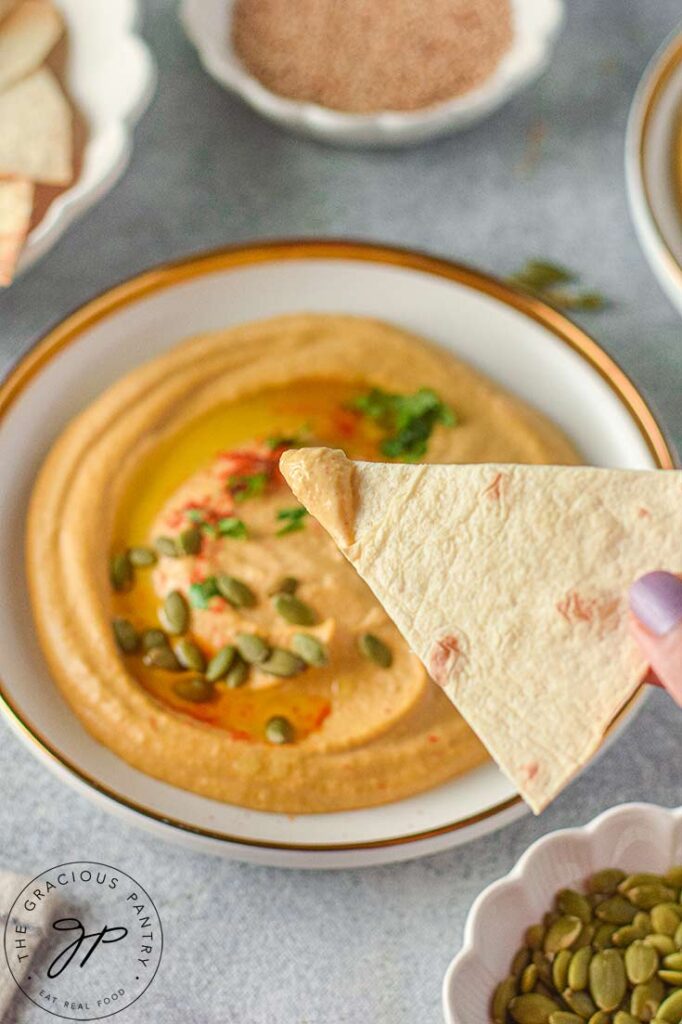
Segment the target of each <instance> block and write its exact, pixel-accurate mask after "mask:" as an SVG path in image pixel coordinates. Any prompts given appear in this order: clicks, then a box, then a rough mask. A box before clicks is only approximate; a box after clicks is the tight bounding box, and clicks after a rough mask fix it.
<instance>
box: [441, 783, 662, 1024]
mask: <svg viewBox="0 0 682 1024" xmlns="http://www.w3.org/2000/svg"><path fill="white" fill-rule="evenodd" d="M680 860H682V808H679V807H678V808H677V809H676V810H668V809H667V808H665V807H656V806H654V805H653V804H634V803H633V804H621V805H620V806H619V807H613V808H611V810H609V811H605V812H604V814H600V815H599V817H598V818H595V819H594V821H591V822H590V823H589V824H588V825H585V826H583V827H582V828H571V829H562V830H561V831H558V832H550V833H549V835H546V836H543V837H542V839H538V841H537V842H536V843H533V845H532V846H531V847H530V849H528V850H527V851H526V853H524V855H523V857H521V859H520V860H519V862H518V863H517V864H516V865H515V867H514V868H513V869H512V870H511V871H510V872H509V874H508V875H505V876H504V878H500V879H499V881H497V882H493V884H492V885H489V886H488V888H487V889H484V890H483V892H482V893H481V894H480V896H478V897H477V899H476V901H475V902H474V904H473V906H472V908H471V910H470V911H469V916H468V917H467V921H466V925H465V927H464V941H463V944H462V949H461V950H460V952H459V953H458V954H457V956H456V957H455V958H454V960H453V961H452V963H451V964H450V967H449V968H448V971H447V973H446V975H445V980H444V982H443V1013H444V1015H445V1020H446V1021H447V1024H489V1022H490V1020H491V1016H492V1015H491V1012H490V1001H491V999H492V995H493V992H494V990H495V987H496V985H497V984H498V983H499V982H500V981H502V980H503V979H504V978H505V977H506V976H507V975H508V974H509V965H510V962H511V959H512V957H513V955H514V953H515V952H516V951H517V949H518V948H519V947H520V946H521V945H522V944H523V934H524V932H525V930H526V928H527V927H528V926H529V925H531V924H535V923H536V922H537V921H540V920H541V919H542V916H543V914H544V913H545V911H547V910H550V909H551V907H552V903H553V900H554V897H555V896H556V894H557V892H558V891H559V890H560V889H564V888H572V889H577V890H579V891H582V886H583V883H584V881H585V879H586V878H587V877H588V876H589V875H591V874H593V873H594V872H596V871H599V870H601V869H602V868H611V867H617V868H621V869H622V870H624V871H626V872H627V873H628V874H634V873H635V872H640V871H652V872H656V873H662V872H664V871H666V870H667V869H668V868H669V867H671V866H672V865H673V864H678V863H679V862H680Z"/></svg>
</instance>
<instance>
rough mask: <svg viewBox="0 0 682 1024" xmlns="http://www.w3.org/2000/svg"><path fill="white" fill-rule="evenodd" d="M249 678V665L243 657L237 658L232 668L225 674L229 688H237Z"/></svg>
mask: <svg viewBox="0 0 682 1024" xmlns="http://www.w3.org/2000/svg"><path fill="white" fill-rule="evenodd" d="M248 678H249V666H248V665H247V664H246V662H245V661H242V659H241V658H239V657H238V658H237V659H236V660H235V662H234V664H233V665H232V667H231V669H230V670H229V672H228V673H227V675H226V676H225V685H226V686H227V688H228V690H236V689H238V688H239V687H240V686H243V685H244V683H245V682H246V681H247V679H248Z"/></svg>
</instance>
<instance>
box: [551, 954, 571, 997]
mask: <svg viewBox="0 0 682 1024" xmlns="http://www.w3.org/2000/svg"><path fill="white" fill-rule="evenodd" d="M572 957H573V954H572V953H571V951H570V949H560V950H559V952H558V953H557V955H556V956H555V957H554V960H553V961H552V983H553V984H554V988H555V989H556V990H557V992H562V991H563V990H564V989H565V988H566V985H567V984H568V967H569V964H570V962H571V959H572Z"/></svg>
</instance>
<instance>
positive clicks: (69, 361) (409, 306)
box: [0, 241, 673, 868]
mask: <svg viewBox="0 0 682 1024" xmlns="http://www.w3.org/2000/svg"><path fill="white" fill-rule="evenodd" d="M301 311H308V312H321V313H324V312H334V313H344V314H356V315H360V316H369V317H378V318H383V319H386V320H389V321H391V322H393V323H395V324H396V325H397V326H399V327H402V328H405V329H407V330H409V331H413V332H415V333H416V334H420V335H423V336H424V337H425V338H428V339H431V340H433V341H434V342H435V343H437V344H440V345H442V346H443V347H445V348H446V349H450V350H451V351H453V352H455V353H456V354H457V355H459V356H461V357H463V358H464V359H465V360H467V361H469V362H470V363H472V364H473V365H474V366H475V367H477V368H479V369H480V370H482V371H483V372H484V373H486V374H488V375H489V376H490V377H491V378H493V379H494V380H496V381H498V382H499V383H500V384H502V385H503V386H505V387H507V388H508V389H509V390H510V391H512V392H515V393H516V394H517V395H519V396H520V397H521V398H523V399H525V400H526V401H528V402H530V403H531V404H532V405H534V406H536V407H537V408H538V409H539V410H540V411H542V412H544V413H546V414H547V415H548V416H550V417H551V418H552V419H553V420H554V421H555V422H556V423H557V424H558V425H559V426H560V427H561V428H563V430H564V431H565V432H566V433H567V434H568V435H569V437H571V438H572V440H573V441H574V442H575V444H576V445H577V447H578V448H579V449H580V450H581V451H582V452H583V454H584V456H585V460H586V461H587V462H591V463H593V464H596V465H604V466H622V467H629V468H639V467H641V468H647V467H652V466H659V467H670V466H671V465H672V464H673V457H672V454H671V452H670V450H669V448H668V446H667V444H666V441H665V439H664V437H663V435H662V433H661V431H660V429H659V427H658V425H657V423H656V421H655V419H654V417H653V415H652V413H651V412H650V410H649V409H648V407H647V405H646V404H645V402H644V400H643V399H642V397H641V396H640V395H639V393H638V392H637V390H636V389H635V387H634V385H633V384H632V383H631V382H630V381H629V380H628V379H627V377H626V376H625V375H624V374H623V373H622V371H621V370H620V369H619V368H618V367H617V366H616V365H615V364H614V363H613V362H612V360H611V359H610V358H609V357H608V356H607V355H606V353H604V352H603V351H602V350H601V349H600V348H599V346H598V345H597V344H596V342H594V341H593V340H592V339H591V338H590V337H588V336H587V335H586V334H585V333H584V332H583V331H582V330H581V329H580V328H578V327H577V326H575V325H574V324H572V323H571V322H570V321H569V320H567V319H566V318H565V317H564V316H562V315H561V314H560V313H558V312H556V311H555V310H553V309H551V308H549V307H548V306H546V305H544V304H543V303H542V302H540V301H539V300H537V299H534V298H531V297H528V296H526V295H522V294H521V293H519V292H516V291H514V290H512V289H511V288H509V287H507V286H506V285H503V284H502V283H500V282H498V281H495V280H494V279H492V278H490V277H487V276H486V275H484V274H481V273H478V272H476V271H474V270H471V269H468V268H466V267H462V266H458V265H456V264H453V263H449V262H446V261H444V260H437V259H433V258H430V257H427V256H424V255H421V254H418V253H414V252H409V251H404V250H398V249H389V248H384V247H380V246H375V245H367V244H362V243H354V242H333V241H330V242H326V241H320V242H315V241H300V242H299V241H288V242H264V243H258V244H255V245H252V246H244V247H237V248H230V249H225V250H222V251H218V252H213V253H208V254H206V255H203V256H194V257H191V258H189V259H187V260H184V261H181V262H179V263H176V264H173V265H170V266H165V267H159V268H156V269H153V270H150V271H147V272H146V273H143V274H141V275H140V276H138V277H136V278H133V279H132V280H130V281H127V282H125V283H123V284H121V285H119V286H117V287H115V288H113V289H112V290H111V291H109V292H106V293H105V294H103V295H101V296H99V297H98V298H96V299H94V300H93V301H91V302H90V303H88V304H86V305H85V306H83V307H82V308H81V309H79V310H77V311H76V312H75V313H73V314H72V315H71V316H69V317H67V318H66V319H65V320H64V321H63V322H62V323H61V324H59V325H58V326H57V327H56V328H54V329H53V330H52V331H51V332H50V333H49V334H48V335H47V336H46V337H45V338H43V339H42V340H41V341H40V342H39V343H38V344H37V345H36V346H35V348H33V349H32V350H31V351H30V352H29V353H28V354H27V355H26V356H25V357H24V358H23V359H22V360H21V361H20V362H19V363H18V364H17V366H16V367H15V368H14V369H13V370H12V371H11V372H10V373H9V375H8V377H7V379H6V380H5V383H4V385H3V386H2V388H0V494H2V512H3V522H4V526H5V528H4V530H3V531H2V534H1V535H0V679H1V680H2V683H1V684H0V696H1V706H2V709H3V710H4V712H5V715H6V718H7V720H8V721H9V723H10V724H11V725H12V727H13V728H14V729H15V730H16V732H17V733H18V734H19V736H21V738H22V739H23V740H25V741H26V743H27V744H28V746H29V749H30V750H31V751H32V752H33V753H34V754H35V755H36V756H37V757H38V758H40V759H41V760H42V761H43V762H44V763H45V764H46V765H47V766H48V767H49V768H51V769H52V770H53V771H55V772H56V773H57V774H58V775H59V776H60V777H61V778H63V779H65V780H66V781H68V782H69V783H71V784H72V785H74V786H75V787H76V788H77V789H78V790H79V791H81V792H83V793H85V794H87V795H89V796H90V797H92V798H93V799H95V800H96V801H97V802H98V803H99V804H100V805H102V806H104V807H105V808H106V809H108V810H110V811H113V812H116V813H119V814H121V815H123V816H124V817H125V818H126V819H127V820H129V821H131V822H134V823H137V824H138V825H142V826H144V827H146V828H148V829H150V830H152V831H154V832H155V833H156V834H158V835H160V836H162V837H165V838H169V839H176V840H182V841H184V842H186V843H187V844H189V845H191V846H193V847H194V848H197V849H202V850H207V851H211V852H214V853H222V854H224V855H227V856H232V857H237V858H240V859H243V860H249V861H253V862H257V863H263V864H273V865H280V866H289V867H314V868H327V867H350V866H360V865H365V864H376V863H382V862H388V861H395V860H402V859H407V858H409V857H416V856H420V855H422V854H427V853H433V852H435V851H437V850H442V849H445V848H447V847H450V846H454V845H456V844H457V843H461V842H465V841H467V840H469V839H472V838H475V837H477V836H480V835H483V834H484V833H486V832H489V831H491V830H493V829H495V828H499V827H500V826H501V825H503V824H505V823H506V822H509V821H511V820H512V819H513V818H515V817H517V816H518V815H520V814H521V813H522V812H523V809H524V808H523V805H522V803H521V801H520V798H519V797H518V795H517V794H516V793H515V792H514V790H513V788H512V786H511V785H510V783H509V782H508V781H507V780H506V779H505V778H504V777H503V776H502V775H501V773H500V772H499V771H498V770H497V769H496V768H495V767H494V765H492V764H486V765H484V766H482V767H480V768H478V769H476V770H474V771H472V772H470V773H469V774H467V775H464V776H461V777H460V778H458V779H454V780H452V781H451V782H448V783H447V784H445V785H442V786H438V787H436V788H434V789H432V790H430V791H428V792H425V793H422V794H420V795H418V796H415V797H411V798H410V799H407V800H401V801H398V802H395V803H391V804H386V805H384V806H381V807H375V808H371V809H367V810H356V811H347V812H342V813H333V814H332V813H329V814H314V815H301V816H298V817H295V818H292V817H290V816H287V815H284V814H271V813H264V812H259V811H253V810H248V809H245V808H241V807H235V806H232V805H229V804H223V803H219V802H217V801H213V800H209V799H206V798H203V797H200V796H197V795H195V794H192V793H188V792H185V791H183V790H180V789H177V788H174V787H172V786H170V785H167V784H165V783H163V782H160V781H158V780H156V779H153V778H151V777H148V776H147V775H145V774H143V773H141V772H139V771H137V770H135V769H134V768H132V767H130V766H129V765H127V764H124V763H123V762H122V761H120V760H119V759H118V758H117V757H116V756H115V755H114V754H113V753H111V752H110V751H108V750H106V749H105V748H104V747H102V746H100V745H99V744H98V743H97V742H96V741H95V740H94V739H93V738H92V737H90V736H89V735H88V733H86V731H85V730H84V728H83V727H82V726H81V724H80V722H79V721H78V719H77V718H76V716H75V715H74V714H73V713H72V712H71V711H70V709H69V708H68V706H67V705H66V703H65V701H64V700H63V699H62V697H61V696H60V693H59V691H58V689H57V687H56V686H55V685H54V684H53V682H52V681H51V679H50V676H49V673H48V669H47V667H46V665H45V663H44V660H43V658H42V655H41V653H40V650H39V647H38V644H37V640H36V636H35V632H34V628H33V622H32V618H31V610H30V606H29V600H28V594H27V586H26V579H25V569H24V560H23V544H22V543H21V542H20V541H21V539H22V538H23V535H24V531H25V522H26V509H27V503H28V499H29V495H30V492H31V487H32V484H33V480H34V478H35V475H36V472H37V470H38V468H39V466H40V464H41V463H42V461H43V459H44V457H45V455H46V453H47V451H48V449H49V447H50V446H51V444H52V442H53V441H54V439H55V437H56V436H57V435H58V434H59V432H60V431H61V430H62V428H63V427H64V425H65V424H66V423H67V422H68V421H69V420H70V419H71V418H72V417H73V416H74V415H75V414H76V413H77V412H79V411H80V410H81V409H82V408H83V407H84V406H86V405H87V404H88V403H89V402H91V401H92V400H93V399H94V398H95V397H96V396H97V395H98V394H99V393H100V392H101V391H102V390H104V389H105V388H106V387H108V386H109V385H110V384H111V383H113V382H114V381H115V380H117V379H118V378H119V377H121V376H122V375H123V374H125V373H126V372H127V371H128V370H130V369H132V368H133V367H135V366H137V365H139V364H140V363H142V362H145V361H147V360H149V359H152V358H153V357H154V356H156V355H158V354H159V353H162V352H164V351H165V350H166V349H167V348H169V347H170V346H171V345H173V344H175V343H176V342H179V341H181V340H183V339H184V338H187V337H188V336H190V335H192V334H197V333H201V332H204V331H213V330H217V329H220V328H225V327H230V326H232V325H235V324H239V323H242V322H244V321H248V320H254V319H262V318H265V317H270V316H274V315H277V314H282V313H292V312H301ZM640 702H641V697H639V696H638V697H636V698H635V699H634V700H633V701H632V702H631V703H630V705H629V706H628V708H627V709H626V711H625V712H624V714H623V716H622V717H621V721H623V720H625V719H626V718H627V717H628V716H629V715H630V714H631V713H632V710H633V708H634V707H635V706H636V705H637V704H638V703H640Z"/></svg>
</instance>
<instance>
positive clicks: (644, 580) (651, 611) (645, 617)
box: [630, 571, 682, 636]
mask: <svg viewBox="0 0 682 1024" xmlns="http://www.w3.org/2000/svg"><path fill="white" fill-rule="evenodd" d="M630 608H631V609H632V611H633V612H634V613H635V615H636V616H637V618H638V619H639V621H640V622H642V623H643V624H644V625H645V626H646V627H647V629H650V630H651V632H652V633H655V634H656V636H665V634H666V633H669V632H670V631H671V630H672V629H674V628H675V626H677V625H678V624H679V623H680V622H682V580H680V579H678V577H677V576H673V574H672V573H671V572H660V571H659V572H648V573H647V574H646V576H640V578H639V579H638V580H635V582H634V583H633V584H632V586H631V587H630Z"/></svg>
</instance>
